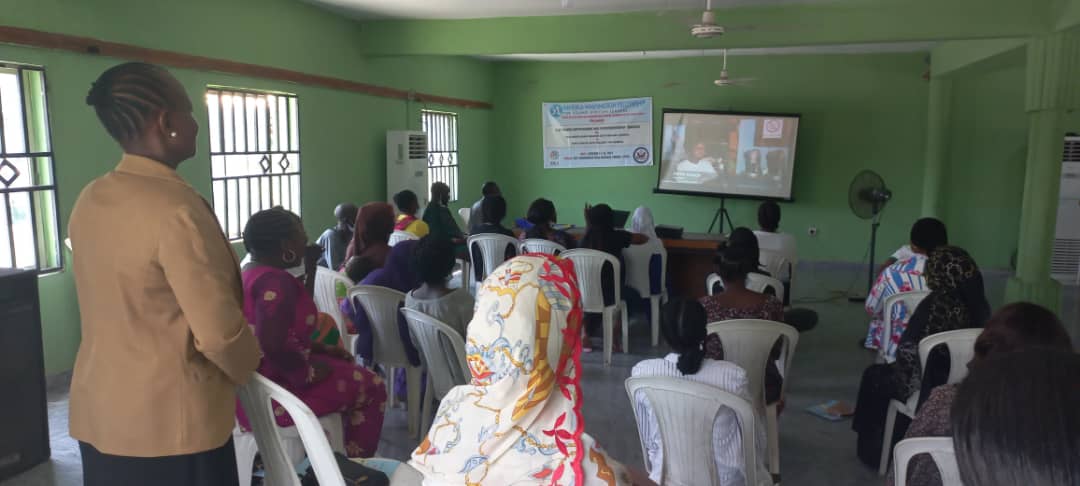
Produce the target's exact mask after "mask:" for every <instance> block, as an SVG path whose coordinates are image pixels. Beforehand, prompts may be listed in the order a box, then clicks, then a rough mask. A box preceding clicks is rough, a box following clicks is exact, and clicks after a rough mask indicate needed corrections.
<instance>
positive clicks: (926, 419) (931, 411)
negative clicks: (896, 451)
mask: <svg viewBox="0 0 1080 486" xmlns="http://www.w3.org/2000/svg"><path fill="white" fill-rule="evenodd" d="M1027 349H1057V350H1061V351H1065V352H1072V350H1073V347H1072V341H1071V340H1070V339H1069V333H1068V332H1067V331H1065V326H1063V325H1062V324H1061V321H1060V320H1058V318H1057V316H1055V315H1054V313H1053V312H1050V310H1049V309H1046V308H1045V307H1041V306H1038V305H1035V304H1031V303H1027V302H1018V303H1015V304H1009V305H1007V306H1005V307H1002V308H1001V309H1000V310H998V311H997V312H995V313H994V315H993V316H991V317H990V320H989V321H986V327H985V328H983V332H982V334H979V337H978V339H976V340H975V356H974V357H972V359H971V363H970V364H968V367H969V368H971V369H975V368H976V367H978V366H979V365H980V364H981V363H983V362H985V361H987V360H988V359H991V358H996V357H998V356H1001V355H1004V354H1006V353H1013V352H1017V351H1023V350H1027ZM959 388H960V385H959V384H956V385H942V386H939V387H937V388H934V390H933V391H932V392H930V398H928V399H927V400H926V403H924V404H923V406H922V407H921V408H920V409H919V413H918V414H917V415H915V420H914V421H912V422H911V427H909V428H908V431H907V434H906V435H905V436H904V438H905V439H907V438H912V437H949V436H951V435H952V427H951V425H950V413H949V410H950V409H951V408H952V405H953V401H954V400H955V398H956V391H957V390H958V389H959ZM888 484H889V486H891V485H892V484H893V478H892V477H890V478H889V483H888ZM907 484H909V485H911V486H940V485H941V484H942V483H941V473H940V472H939V471H938V468H937V466H936V465H935V464H934V461H933V460H932V459H930V458H929V457H926V456H915V457H914V458H913V459H912V460H911V462H910V463H909V464H908V477H907Z"/></svg>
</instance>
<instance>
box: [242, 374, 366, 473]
mask: <svg viewBox="0 0 1080 486" xmlns="http://www.w3.org/2000/svg"><path fill="white" fill-rule="evenodd" d="M237 395H238V396H239V398H240V404H241V405H243V407H244V411H245V412H246V413H247V416H248V419H249V420H250V421H251V430H252V433H253V434H254V435H255V443H256V444H258V446H259V454H260V455H261V456H262V460H263V464H264V466H265V467H266V479H265V481H264V482H263V484H265V485H266V486H300V479H299V478H298V477H297V476H296V470H295V469H294V468H293V465H292V462H290V461H289V458H288V457H287V455H286V454H285V449H284V447H283V445H282V444H283V443H282V439H281V434H280V431H279V427H278V425H277V422H275V421H274V412H273V410H272V407H273V405H272V403H271V400H273V401H275V402H277V404H278V405H279V406H281V408H283V409H285V411H286V412H288V414H289V416H290V417H292V419H293V422H294V423H295V424H296V431H297V432H298V433H299V435H300V441H301V442H302V443H303V444H304V451H305V452H307V456H308V459H309V460H310V461H311V467H312V469H314V470H315V477H316V478H317V479H318V480H319V484H320V485H324V486H339V485H340V486H345V478H343V477H342V476H341V470H340V469H338V466H337V460H336V459H334V451H333V449H331V447H330V441H329V440H327V439H326V433H325V432H324V431H323V428H322V425H321V424H320V423H319V419H318V417H316V416H315V414H314V413H312V411H311V409H310V408H308V406H307V405H305V404H304V402H302V401H301V400H300V399H299V398H297V397H296V395H293V394H292V393H289V391H288V390H286V389H284V388H282V387H281V386H279V385H278V384H276V383H274V382H273V381H270V379H268V378H266V377H265V376H263V375H260V374H258V373H255V374H254V375H253V376H252V378H251V381H249V382H248V383H247V384H246V385H241V386H240V387H239V389H238V390H237Z"/></svg>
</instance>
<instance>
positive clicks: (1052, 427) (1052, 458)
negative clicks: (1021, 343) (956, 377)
mask: <svg viewBox="0 0 1080 486" xmlns="http://www.w3.org/2000/svg"><path fill="white" fill-rule="evenodd" d="M1077 376H1080V355H1077V354H1076V353H1073V352H1067V351H1061V350H1044V349H1030V350H1027V351H1021V352H1017V353H1008V354H1006V355H1003V356H1000V357H997V358H994V359H990V360H987V361H986V362H985V363H980V364H979V366H978V367H976V368H974V369H972V370H971V375H970V376H968V377H967V379H965V380H964V382H963V383H962V384H961V385H960V389H959V390H958V391H957V392H956V401H955V403H954V404H953V407H952V439H953V446H954V447H955V450H956V462H957V465H958V466H959V468H960V479H961V480H962V481H963V482H964V484H969V485H977V486H1013V485H1020V484H1024V485H1027V484H1030V485H1035V484H1038V485H1044V484H1045V485H1051V484H1053V485H1058V484H1060V485H1065V484H1070V485H1073V484H1080V461H1078V460H1077V457H1080V414H1078V413H1077V410H1080V386H1077V379H1076V377H1077Z"/></svg>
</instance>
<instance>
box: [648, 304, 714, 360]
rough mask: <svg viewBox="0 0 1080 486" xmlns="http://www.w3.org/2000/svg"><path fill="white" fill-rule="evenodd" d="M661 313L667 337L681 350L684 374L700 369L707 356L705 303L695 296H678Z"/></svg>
mask: <svg viewBox="0 0 1080 486" xmlns="http://www.w3.org/2000/svg"><path fill="white" fill-rule="evenodd" d="M660 315H661V319H662V321H663V325H662V326H660V331H661V332H663V333H664V340H665V341H667V343H668V345H669V346H671V349H672V350H674V351H675V352H676V353H679V363H678V368H679V372H680V373H682V374H684V375H692V374H695V373H697V372H698V371H699V370H701V363H702V361H704V360H705V349H704V348H703V344H704V342H705V336H706V335H707V331H706V330H705V324H706V321H707V315H706V313H705V307H703V306H702V305H701V303H700V302H698V301H697V300H694V299H687V298H677V299H672V300H671V301H670V302H668V303H667V304H665V305H664V309H663V312H662V313H661V314H660Z"/></svg>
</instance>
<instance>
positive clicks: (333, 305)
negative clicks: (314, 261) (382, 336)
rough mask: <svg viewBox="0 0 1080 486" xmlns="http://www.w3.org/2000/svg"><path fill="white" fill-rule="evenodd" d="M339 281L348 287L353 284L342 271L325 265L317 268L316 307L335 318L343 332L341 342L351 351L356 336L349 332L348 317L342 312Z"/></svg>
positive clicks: (339, 330) (340, 330) (340, 331)
mask: <svg viewBox="0 0 1080 486" xmlns="http://www.w3.org/2000/svg"><path fill="white" fill-rule="evenodd" d="M339 283H340V284H343V285H345V288H346V289H347V288H349V287H352V286H353V281H352V280H350V279H349V277H347V276H345V275H344V274H343V273H341V272H335V271H333V270H330V269H329V268H325V267H318V268H316V269H315V307H316V308H317V309H318V310H319V312H325V313H326V314H329V315H330V317H333V318H334V323H335V324H337V328H338V333H340V334H341V342H342V343H343V344H344V345H345V349H347V350H349V352H350V353H351V352H353V343H354V342H355V341H356V337H355V336H352V335H350V334H349V326H348V318H347V317H345V315H344V314H342V313H341V307H340V306H339V305H338V298H337V285H338V284H339Z"/></svg>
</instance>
